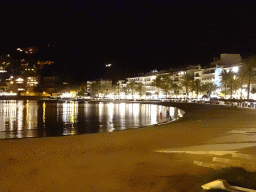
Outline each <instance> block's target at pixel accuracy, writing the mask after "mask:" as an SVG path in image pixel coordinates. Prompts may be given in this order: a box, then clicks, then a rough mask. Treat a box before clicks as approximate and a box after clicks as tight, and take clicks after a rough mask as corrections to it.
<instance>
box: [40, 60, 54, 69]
mask: <svg viewBox="0 0 256 192" xmlns="http://www.w3.org/2000/svg"><path fill="white" fill-rule="evenodd" d="M53 63H54V61H37V65H39V67H40V68H42V67H43V66H45V65H51V64H53Z"/></svg>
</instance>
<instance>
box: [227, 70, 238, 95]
mask: <svg viewBox="0 0 256 192" xmlns="http://www.w3.org/2000/svg"><path fill="white" fill-rule="evenodd" d="M228 84H229V86H230V96H231V97H230V99H232V96H233V87H234V85H235V84H237V80H236V76H235V73H234V72H232V71H229V72H228Z"/></svg>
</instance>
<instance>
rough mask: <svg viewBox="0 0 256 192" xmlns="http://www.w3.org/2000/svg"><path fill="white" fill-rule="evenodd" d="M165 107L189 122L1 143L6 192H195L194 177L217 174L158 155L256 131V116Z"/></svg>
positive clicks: (0, 179)
mask: <svg viewBox="0 0 256 192" xmlns="http://www.w3.org/2000/svg"><path fill="white" fill-rule="evenodd" d="M165 104H166V105H172V106H176V107H178V108H180V109H183V110H184V111H185V112H186V114H185V116H184V118H182V119H181V120H179V121H177V122H173V123H170V124H166V125H161V126H155V127H148V128H143V129H134V130H127V131H121V132H113V133H100V134H92V135H77V136H67V137H56V138H53V137H50V138H31V139H20V140H0V191H108V192H109V191H124V192H125V191H193V187H192V185H193V183H194V182H195V181H194V178H195V177H194V176H198V175H204V174H206V173H208V172H210V171H211V170H210V169H206V168H203V167H200V166H197V165H193V164H191V163H190V162H188V161H186V160H184V159H180V158H178V157H176V156H173V155H168V154H162V153H155V152H154V150H158V149H164V148H175V147H186V146H192V145H203V144H205V143H207V142H208V141H209V140H211V139H212V138H215V137H218V136H220V135H222V134H224V133H226V132H227V131H230V130H232V129H239V128H243V127H255V119H256V110H250V109H238V110H230V109H229V108H227V107H225V106H217V105H198V104H179V103H173V104H171V103H165ZM189 188H191V190H189Z"/></svg>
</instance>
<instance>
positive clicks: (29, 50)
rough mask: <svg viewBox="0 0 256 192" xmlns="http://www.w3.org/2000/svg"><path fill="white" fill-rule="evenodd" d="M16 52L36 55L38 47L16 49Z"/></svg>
mask: <svg viewBox="0 0 256 192" xmlns="http://www.w3.org/2000/svg"><path fill="white" fill-rule="evenodd" d="M17 52H21V53H25V54H27V55H31V54H35V53H38V47H37V46H34V47H25V48H17Z"/></svg>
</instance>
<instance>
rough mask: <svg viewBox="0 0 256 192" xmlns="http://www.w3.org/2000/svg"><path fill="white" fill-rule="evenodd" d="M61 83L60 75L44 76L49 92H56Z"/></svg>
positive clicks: (45, 85) (46, 88)
mask: <svg viewBox="0 0 256 192" xmlns="http://www.w3.org/2000/svg"><path fill="white" fill-rule="evenodd" d="M58 84H59V77H58V76H50V77H44V85H43V86H44V90H45V91H46V92H47V93H49V94H52V93H55V92H56V86H57V85H58Z"/></svg>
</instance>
